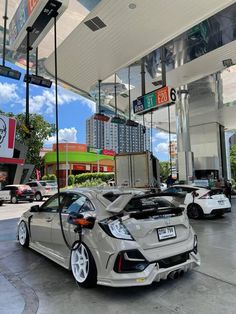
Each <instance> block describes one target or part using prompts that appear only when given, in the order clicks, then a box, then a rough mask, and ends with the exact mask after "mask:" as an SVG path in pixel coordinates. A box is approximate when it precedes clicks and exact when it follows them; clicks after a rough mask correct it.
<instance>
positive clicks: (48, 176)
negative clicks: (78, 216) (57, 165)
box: [41, 174, 57, 181]
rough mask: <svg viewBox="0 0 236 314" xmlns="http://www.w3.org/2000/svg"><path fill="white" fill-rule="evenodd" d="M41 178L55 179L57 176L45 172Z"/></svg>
mask: <svg viewBox="0 0 236 314" xmlns="http://www.w3.org/2000/svg"><path fill="white" fill-rule="evenodd" d="M41 180H50V181H56V180H57V177H56V175H55V174H46V175H44V176H42V179H41Z"/></svg>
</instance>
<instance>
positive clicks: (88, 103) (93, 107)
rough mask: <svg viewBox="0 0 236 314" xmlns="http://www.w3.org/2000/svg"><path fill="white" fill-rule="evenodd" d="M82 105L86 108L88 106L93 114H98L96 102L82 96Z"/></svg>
mask: <svg viewBox="0 0 236 314" xmlns="http://www.w3.org/2000/svg"><path fill="white" fill-rule="evenodd" d="M80 103H81V104H82V105H84V106H87V107H88V108H89V109H90V110H91V111H92V113H95V112H96V103H95V102H94V101H92V100H89V99H87V98H85V97H82V96H80Z"/></svg>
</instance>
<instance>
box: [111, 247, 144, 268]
mask: <svg viewBox="0 0 236 314" xmlns="http://www.w3.org/2000/svg"><path fill="white" fill-rule="evenodd" d="M148 265H149V263H148V261H147V260H146V259H145V257H144V256H143V255H142V254H141V253H140V252H139V251H138V250H129V251H122V252H120V253H119V254H118V255H117V258H116V261H115V265H114V271H115V272H117V273H126V272H141V271H143V270H144V269H145V268H146V267H147V266H148Z"/></svg>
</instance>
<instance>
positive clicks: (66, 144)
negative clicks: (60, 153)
mask: <svg viewBox="0 0 236 314" xmlns="http://www.w3.org/2000/svg"><path fill="white" fill-rule="evenodd" d="M62 141H63V142H65V143H66V186H68V168H69V167H68V141H67V140H65V139H62Z"/></svg>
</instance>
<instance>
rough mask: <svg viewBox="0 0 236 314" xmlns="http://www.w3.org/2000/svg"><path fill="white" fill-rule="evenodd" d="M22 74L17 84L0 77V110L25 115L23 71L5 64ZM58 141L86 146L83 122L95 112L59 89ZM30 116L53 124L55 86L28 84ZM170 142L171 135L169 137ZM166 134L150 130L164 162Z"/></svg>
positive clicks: (90, 105)
mask: <svg viewBox="0 0 236 314" xmlns="http://www.w3.org/2000/svg"><path fill="white" fill-rule="evenodd" d="M1 61H2V60H1V59H0V62H1ZM6 66H10V67H11V68H14V69H16V70H18V71H20V72H21V73H22V75H21V79H20V81H17V80H12V79H9V78H5V77H2V76H0V109H1V110H2V111H4V112H12V113H13V114H18V113H21V112H25V83H24V82H23V79H24V74H25V71H24V70H23V69H22V68H19V67H18V66H16V65H13V64H10V63H6ZM58 104H59V107H58V111H59V141H61V142H63V141H68V142H77V143H86V119H88V118H89V117H91V115H92V114H93V113H94V112H95V110H96V106H95V103H94V102H92V101H90V100H88V99H86V98H84V97H82V96H80V95H78V94H75V93H73V92H71V91H69V90H66V89H64V88H62V87H60V86H59V87H58ZM30 113H37V114H40V115H42V116H43V117H44V119H45V120H46V121H48V122H49V123H55V86H54V85H52V87H51V88H50V89H48V88H43V87H39V86H35V85H30ZM172 139H175V136H174V135H172ZM168 140H169V135H168V133H165V132H162V131H160V130H156V129H155V130H153V138H152V148H153V153H154V155H155V156H156V157H157V158H158V159H159V160H161V161H164V160H168V159H169V156H168ZM53 143H55V136H52V137H50V138H48V139H47V141H45V147H51V146H52V144H53Z"/></svg>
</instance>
